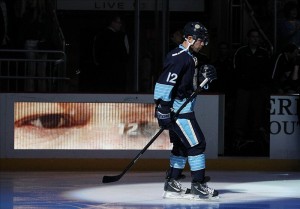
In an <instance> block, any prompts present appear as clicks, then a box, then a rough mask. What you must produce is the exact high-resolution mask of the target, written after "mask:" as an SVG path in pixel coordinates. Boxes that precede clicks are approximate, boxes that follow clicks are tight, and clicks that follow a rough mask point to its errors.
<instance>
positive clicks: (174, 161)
mask: <svg viewBox="0 0 300 209" xmlns="http://www.w3.org/2000/svg"><path fill="white" fill-rule="evenodd" d="M186 160H187V158H186V157H181V156H175V155H171V156H170V166H171V167H172V168H178V169H184V167H185V164H186Z"/></svg>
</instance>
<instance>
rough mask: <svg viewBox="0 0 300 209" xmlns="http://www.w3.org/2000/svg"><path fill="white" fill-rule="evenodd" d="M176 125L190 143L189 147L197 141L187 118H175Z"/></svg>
mask: <svg viewBox="0 0 300 209" xmlns="http://www.w3.org/2000/svg"><path fill="white" fill-rule="evenodd" d="M176 123H177V125H178V126H179V127H180V129H181V131H182V133H183V134H184V136H185V137H186V139H187V141H188V142H189V144H190V145H191V147H193V146H195V145H197V144H198V143H199V142H198V140H197V138H196V133H195V131H194V129H193V127H192V126H191V123H190V122H189V120H187V119H181V118H179V119H177V120H176Z"/></svg>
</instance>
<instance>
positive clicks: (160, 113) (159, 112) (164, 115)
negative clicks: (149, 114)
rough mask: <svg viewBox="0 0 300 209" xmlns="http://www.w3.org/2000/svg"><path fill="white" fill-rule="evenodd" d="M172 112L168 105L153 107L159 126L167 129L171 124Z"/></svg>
mask: <svg viewBox="0 0 300 209" xmlns="http://www.w3.org/2000/svg"><path fill="white" fill-rule="evenodd" d="M173 114H174V112H173V111H172V108H170V107H169V106H162V105H158V106H157V107H156V108H155V117H156V119H157V121H158V125H159V127H161V128H165V129H169V128H170V127H171V126H172V117H173Z"/></svg>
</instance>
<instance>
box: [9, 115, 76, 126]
mask: <svg viewBox="0 0 300 209" xmlns="http://www.w3.org/2000/svg"><path fill="white" fill-rule="evenodd" d="M15 126H16V127H25V126H32V127H36V128H41V129H42V128H44V129H56V128H67V127H72V126H76V122H74V120H72V116H71V115H68V114H45V115H32V116H27V117H25V118H22V119H20V120H18V121H16V122H15Z"/></svg>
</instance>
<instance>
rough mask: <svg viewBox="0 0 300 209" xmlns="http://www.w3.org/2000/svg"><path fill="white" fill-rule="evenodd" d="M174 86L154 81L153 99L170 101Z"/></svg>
mask: <svg viewBox="0 0 300 209" xmlns="http://www.w3.org/2000/svg"><path fill="white" fill-rule="evenodd" d="M173 87H174V86H171V85H166V84H161V83H156V84H155V89H154V99H156V100H158V99H162V100H163V101H166V102H168V101H171V92H172V89H173Z"/></svg>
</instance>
